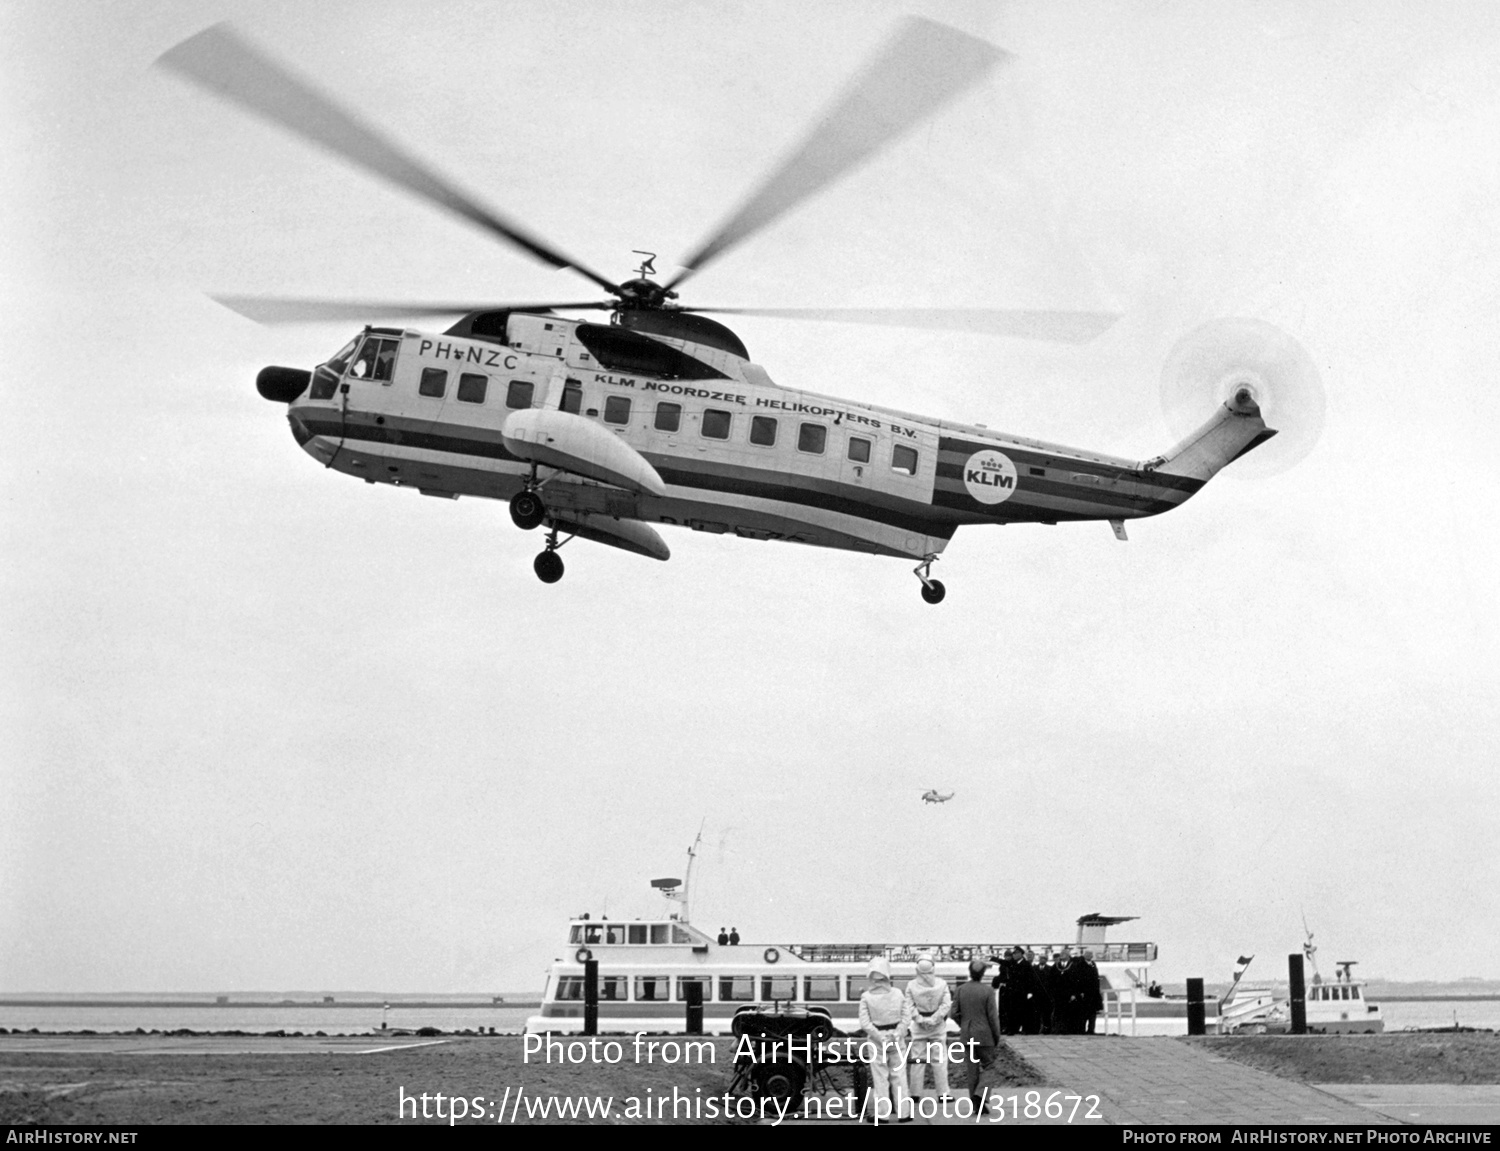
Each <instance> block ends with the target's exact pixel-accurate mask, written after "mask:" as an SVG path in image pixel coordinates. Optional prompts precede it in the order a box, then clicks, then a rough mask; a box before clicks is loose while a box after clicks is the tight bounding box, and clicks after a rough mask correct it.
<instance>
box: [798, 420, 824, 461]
mask: <svg viewBox="0 0 1500 1151" xmlns="http://www.w3.org/2000/svg"><path fill="white" fill-rule="evenodd" d="M827 443H828V429H827V428H825V427H824V426H823V425H822V424H803V425H802V427H800V428H799V429H798V430H797V450H798V451H799V452H812V453H813V454H814V455H819V456H821V455H822V454H823V448H824V446H825V445H826V444H827Z"/></svg>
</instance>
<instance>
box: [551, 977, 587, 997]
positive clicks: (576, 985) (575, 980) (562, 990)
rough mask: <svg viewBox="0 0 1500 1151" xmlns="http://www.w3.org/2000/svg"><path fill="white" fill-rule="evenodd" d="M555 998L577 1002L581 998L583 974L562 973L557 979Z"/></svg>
mask: <svg viewBox="0 0 1500 1151" xmlns="http://www.w3.org/2000/svg"><path fill="white" fill-rule="evenodd" d="M557 998H558V999H559V1000H560V1001H568V1002H577V1001H578V1000H580V999H582V998H583V976H581V975H564V976H563V977H562V978H560V979H559V980H558V981H557Z"/></svg>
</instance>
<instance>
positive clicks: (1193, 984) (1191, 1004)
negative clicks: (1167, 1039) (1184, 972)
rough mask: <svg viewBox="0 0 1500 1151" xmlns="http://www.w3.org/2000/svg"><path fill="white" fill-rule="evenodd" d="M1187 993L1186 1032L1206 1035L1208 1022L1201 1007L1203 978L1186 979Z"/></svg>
mask: <svg viewBox="0 0 1500 1151" xmlns="http://www.w3.org/2000/svg"><path fill="white" fill-rule="evenodd" d="M1187 995H1188V1004H1187V1007H1188V1034H1189V1035H1207V1034H1208V1022H1207V1019H1206V1018H1205V1013H1204V1008H1203V980H1201V979H1189V980H1188V981H1187Z"/></svg>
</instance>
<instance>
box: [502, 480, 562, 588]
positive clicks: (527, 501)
mask: <svg viewBox="0 0 1500 1151" xmlns="http://www.w3.org/2000/svg"><path fill="white" fill-rule="evenodd" d="M510 518H511V519H513V520H514V521H515V523H516V527H518V528H520V529H521V530H522V531H527V532H529V531H531V529H532V528H539V527H541V526H542V521H543V520H544V519H546V518H547V505H546V504H544V503H542V497H541V496H539V495H537V494H536V492H534V491H531V490H530V489H529V488H528V489H526V490H523V491H519V492H517V493H516V494H515V495H514V496H512V497H511V501H510ZM547 582H548V583H551V582H552V581H551V580H548V581H547Z"/></svg>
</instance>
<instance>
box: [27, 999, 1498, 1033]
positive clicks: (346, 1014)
mask: <svg viewBox="0 0 1500 1151" xmlns="http://www.w3.org/2000/svg"><path fill="white" fill-rule="evenodd" d="M1376 1002H1379V1000H1377V1001H1376ZM536 1010H537V1009H536V1008H535V1007H513V1006H510V1005H507V1004H496V1005H494V1006H491V1005H488V1004H465V1005H459V1006H446V1005H444V1006H420V1007H419V1006H413V1005H410V1004H402V1003H399V1002H393V1003H392V1004H391V1007H390V1010H389V1011H382V1009H381V1008H380V1006H378V1005H373V1006H372V1005H368V1004H360V1005H344V1004H317V1003H295V1004H277V1005H271V1006H264V1007H242V1006H236V1005H234V1004H228V1005H215V1004H211V1003H201V1002H199V1003H183V1004H174V1005H171V1006H163V1005H159V1004H142V1005H139V1006H123V1007H122V1006H106V1005H100V1004H90V1003H72V1004H68V1005H66V1006H60V1007H59V1006H51V1005H31V1004H28V1005H24V1006H7V1005H0V1027H6V1028H9V1029H10V1030H13V1031H14V1030H21V1031H29V1030H30V1029H31V1028H33V1027H35V1028H36V1029H37V1030H39V1031H99V1032H110V1031H134V1030H136V1028H142V1029H144V1030H146V1031H177V1030H181V1029H186V1030H189V1031H248V1032H253V1033H260V1034H264V1033H265V1032H268V1031H287V1032H291V1031H301V1032H303V1033H304V1034H308V1035H311V1034H312V1033H314V1032H317V1031H322V1032H325V1033H327V1034H330V1035H334V1034H343V1035H369V1034H372V1033H378V1032H379V1030H380V1024H381V1020H382V1019H384V1020H385V1021H386V1022H387V1023H388V1024H389V1025H390V1026H391V1027H400V1028H409V1029H411V1030H415V1029H417V1028H419V1027H436V1028H437V1029H438V1030H440V1031H478V1030H480V1029H483V1030H486V1031H488V1030H489V1029H490V1028H491V1027H493V1028H494V1029H495V1030H496V1031H498V1032H507V1031H510V1032H516V1031H520V1030H521V1028H522V1027H524V1026H525V1023H526V1019H527V1017H528V1016H530V1015H534V1014H536ZM1381 1010H1382V1012H1383V1013H1384V1015H1385V1026H1386V1030H1387V1031H1403V1030H1409V1029H1413V1028H1425V1027H1452V1026H1453V1022H1454V1018H1455V1017H1456V1018H1457V1020H1458V1023H1459V1024H1460V1026H1463V1027H1478V1028H1484V1029H1487V1030H1495V1031H1500V1000H1493V999H1491V1000H1466V999H1424V1000H1418V1001H1405V1002H1384V1003H1381Z"/></svg>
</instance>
